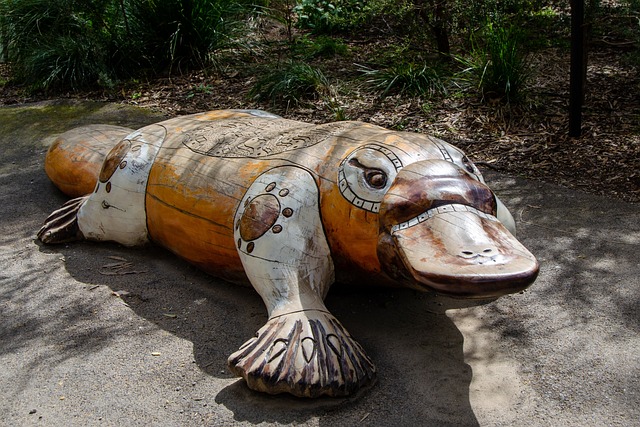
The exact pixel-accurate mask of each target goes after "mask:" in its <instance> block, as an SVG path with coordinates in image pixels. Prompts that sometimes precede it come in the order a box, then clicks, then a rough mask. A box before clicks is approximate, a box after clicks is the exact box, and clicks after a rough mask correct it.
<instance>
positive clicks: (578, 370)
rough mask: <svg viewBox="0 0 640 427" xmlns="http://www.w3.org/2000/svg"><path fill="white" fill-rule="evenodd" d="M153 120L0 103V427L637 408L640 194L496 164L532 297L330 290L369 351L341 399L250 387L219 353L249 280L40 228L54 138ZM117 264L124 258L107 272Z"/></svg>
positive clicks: (468, 421) (565, 415)
mask: <svg viewBox="0 0 640 427" xmlns="http://www.w3.org/2000/svg"><path fill="white" fill-rule="evenodd" d="M159 119H161V116H160V115H158V114H154V113H150V112H148V111H146V110H140V109H136V108H131V107H123V106H119V105H111V104H96V103H88V104H85V103H73V104H68V103H62V104H54V105H51V104H41V105H28V106H21V107H20V106H16V107H3V108H0V120H1V121H3V123H5V124H9V125H8V126H6V127H5V125H3V132H2V134H1V135H0V153H2V154H1V157H0V197H1V199H2V204H0V218H1V219H0V223H1V229H2V237H1V239H0V242H1V243H0V245H1V246H2V248H1V250H0V390H1V391H0V413H2V414H3V416H2V419H1V420H0V425H6V426H15V425H24V426H29V425H66V426H92V425H130V426H138V425H139V426H148V425H176V426H177V425H194V426H196V425H216V426H217V425H220V426H222V425H224V426H228V425H254V424H263V425H272V424H274V425H275V424H278V425H283V424H286V425H294V424H295V425H309V426H347V425H349V426H354V425H367V426H369V425H371V426H391V425H393V426H397V425H417V424H420V425H456V426H461V425H464V426H467V425H468V426H474V425H482V426H496V425H498V426H512V425H519V426H527V425H530V426H539V425H554V426H584V425H620V426H628V425H634V424H636V423H637V420H638V419H640V378H639V377H638V372H640V355H639V354H638V351H637V349H638V348H640V332H639V331H640V321H639V317H638V315H637V313H638V310H639V309H640V283H639V281H638V280H639V279H638V277H640V266H639V263H638V254H637V248H638V247H639V246H640V226H639V224H640V212H638V209H637V205H632V204H628V203H624V202H621V201H616V200H614V199H610V198H603V197H599V196H593V195H589V194H586V193H582V192H579V191H574V190H567V189H564V188H561V187H558V186H555V185H550V184H543V183H540V182H536V181H529V180H524V179H520V178H513V177H510V176H508V175H504V174H495V173H489V174H488V181H489V182H490V183H491V185H492V186H493V187H494V188H495V189H496V191H497V192H498V194H500V196H501V198H502V199H503V201H504V202H505V203H506V204H507V206H509V207H510V208H511V209H512V212H513V213H514V216H515V218H516V221H517V225H518V227H519V238H520V240H521V241H522V242H523V243H524V244H525V246H527V247H528V248H530V249H531V250H532V252H533V253H534V254H535V255H536V256H537V257H538V258H539V259H540V260H541V262H542V270H541V273H540V276H539V279H538V281H537V282H536V283H535V284H534V285H533V286H532V287H531V288H530V289H529V290H528V291H526V292H525V293H523V294H518V295H513V296H509V297H504V298H501V299H500V300H498V301H495V302H492V303H487V304H482V305H476V306H471V307H466V308H463V307H460V306H459V305H458V306H457V308H456V305H455V303H454V302H452V301H448V300H444V299H437V298H433V297H430V296H427V295H424V294H418V293H414V292H403V291H396V290H366V289H340V288H339V287H336V288H335V289H334V290H332V292H331V293H330V295H329V297H328V301H327V304H328V307H329V308H330V309H331V310H332V312H333V313H334V314H336V316H337V317H338V318H339V319H340V320H341V321H342V322H343V323H344V324H345V326H346V327H347V328H348V329H349V330H350V331H351V333H352V334H353V335H354V336H355V337H356V338H357V339H358V340H359V341H360V343H361V344H362V345H363V347H364V348H365V349H366V351H367V352H368V354H369V356H370V357H371V358H372V359H373V360H374V362H375V363H376V364H377V367H378V370H379V382H378V384H377V385H376V386H374V387H373V388H372V389H370V390H368V391H365V392H364V393H363V394H362V395H361V396H358V397H356V398H353V399H349V400H332V399H321V400H319V401H314V402H309V401H301V400H295V399H292V398H289V397H286V396H276V397H272V396H264V395H260V394H256V393H254V392H251V391H249V390H248V389H247V388H246V387H245V386H244V384H243V383H242V382H240V381H239V380H238V379H236V378H233V377H232V376H231V375H230V374H229V372H228V371H227V370H226V367H225V362H226V357H227V356H228V355H229V354H230V353H231V352H233V351H234V350H235V349H236V348H237V347H238V346H239V345H240V344H242V343H243V342H244V341H245V340H246V339H247V338H248V337H250V336H252V335H253V334H254V333H255V331H256V330H257V329H258V327H260V326H261V325H262V323H263V321H264V319H265V312H264V308H263V307H262V303H261V301H260V299H259V298H258V296H257V295H256V294H255V293H254V292H253V291H252V290H251V289H245V288H238V287H234V286H232V285H228V284H226V283H222V282H220V281H218V280H216V279H214V278H212V277H209V276H207V275H205V274H203V273H200V272H199V271H197V270H195V269H194V268H192V267H191V266H189V265H187V264H185V263H183V262H181V261H179V260H177V259H175V258H174V257H172V256H171V255H170V254H168V253H166V252H165V251H162V250H160V249H156V248H150V249H145V250H131V249H125V248H122V247H120V246H117V245H112V244H91V243H79V244H72V245H63V246H58V247H43V246H41V245H39V244H38V243H37V242H36V241H34V236H35V232H36V231H37V229H38V228H39V227H40V225H41V223H42V221H43V219H44V218H45V217H46V216H47V215H48V214H49V213H50V212H51V211H52V210H53V209H55V208H57V207H58V206H59V205H60V204H61V203H62V202H63V201H64V200H65V199H64V197H63V196H62V195H61V194H60V193H59V192H58V191H57V190H56V189H55V188H54V187H53V186H52V185H51V184H50V183H49V182H48V180H47V178H46V175H45V174H44V171H43V170H42V161H43V156H44V153H45V150H46V147H47V143H48V142H50V141H51V137H50V136H51V135H53V134H55V133H58V132H62V131H64V130H66V129H68V128H71V127H73V126H77V125H80V124H83V123H96V122H102V123H112V124H120V125H126V126H133V127H136V126H140V125H142V124H143V123H150V122H154V121H156V120H159ZM117 262H123V263H131V264H130V265H129V264H127V265H128V266H129V267H128V268H129V269H128V270H119V271H118V273H130V274H110V273H113V272H114V270H113V269H112V268H109V267H105V266H108V265H113V264H114V263H117Z"/></svg>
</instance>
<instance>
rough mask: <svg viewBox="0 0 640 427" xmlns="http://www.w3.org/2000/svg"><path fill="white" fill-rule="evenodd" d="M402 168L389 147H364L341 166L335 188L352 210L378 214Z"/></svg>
mask: <svg viewBox="0 0 640 427" xmlns="http://www.w3.org/2000/svg"><path fill="white" fill-rule="evenodd" d="M402 166H403V165H402V161H401V160H400V159H399V158H398V156H397V155H396V154H395V153H394V152H393V150H391V149H390V148H389V147H388V146H385V145H379V144H367V145H363V146H362V147H359V148H356V149H355V150H354V151H352V152H351V153H350V154H349V155H347V157H345V158H344V160H342V162H341V163H340V167H339V168H338V182H337V184H338V188H339V189H340V193H342V195H343V196H344V198H345V199H347V201H348V202H349V203H351V204H352V205H354V206H355V207H357V208H360V209H364V210H366V211H369V212H373V213H378V210H379V209H380V202H381V201H382V198H383V197H384V195H385V193H386V190H387V189H388V188H389V186H390V185H391V183H392V182H393V180H394V179H395V177H396V176H397V175H398V170H400V169H401V168H402Z"/></svg>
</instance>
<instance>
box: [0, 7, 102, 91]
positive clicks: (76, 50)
mask: <svg viewBox="0 0 640 427" xmlns="http://www.w3.org/2000/svg"><path fill="white" fill-rule="evenodd" d="M98 6H99V7H98ZM102 12H104V8H103V7H102V5H98V4H97V3H96V2H93V3H92V2H86V3H85V2H73V1H65V0H47V1H43V0H14V1H9V0H6V1H2V2H0V15H2V16H3V21H2V23H3V25H2V31H3V34H2V37H3V43H5V47H6V52H5V53H6V57H7V60H8V61H9V62H10V63H11V64H12V66H13V70H14V72H15V73H16V76H17V78H18V80H21V81H24V82H25V83H27V84H28V85H29V86H32V87H36V88H38V87H56V86H60V85H69V86H71V87H79V86H83V85H86V84H90V83H93V82H96V81H97V80H98V79H99V78H100V76H102V77H103V78H105V79H106V78H108V74H109V72H108V70H107V68H108V67H107V60H108V54H107V52H106V49H105V45H106V44H108V40H109V28H108V27H107V26H106V24H105V20H108V17H103V16H102Z"/></svg>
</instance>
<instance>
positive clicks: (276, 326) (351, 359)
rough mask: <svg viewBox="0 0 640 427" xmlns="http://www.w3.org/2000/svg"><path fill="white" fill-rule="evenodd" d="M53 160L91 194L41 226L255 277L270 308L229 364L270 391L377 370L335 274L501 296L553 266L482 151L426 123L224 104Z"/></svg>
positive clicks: (71, 147)
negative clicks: (500, 193) (492, 181)
mask: <svg viewBox="0 0 640 427" xmlns="http://www.w3.org/2000/svg"><path fill="white" fill-rule="evenodd" d="M45 169H46V171H47V174H48V175H49V177H50V178H51V179H52V181H53V182H54V183H55V184H56V185H57V186H58V187H59V188H60V189H61V190H62V191H63V192H65V193H66V194H67V195H69V196H71V197H76V198H75V199H73V200H71V201H69V202H68V203H67V204H65V205H64V206H63V207H62V208H60V209H59V210H57V211H55V212H53V213H52V214H51V216H50V217H49V218H48V219H47V220H46V222H45V224H44V226H43V227H42V229H41V230H40V231H39V233H38V237H39V238H40V240H41V241H42V242H44V243H47V244H49V243H62V242H69V241H74V240H81V239H87V240H94V241H115V242H119V243H121V244H123V245H127V246H137V245H144V244H146V243H148V242H153V243H155V244H158V245H160V246H163V247H165V248H167V249H169V250H170V251H172V252H174V253H175V254H177V255H178V256H179V257H181V258H184V259H185V260H187V261H189V262H190V263H192V264H194V265H196V266H198V267H199V268H201V269H203V270H205V271H207V272H208V273H211V274H213V275H215V276H218V277H221V278H224V279H226V280H229V281H233V282H240V283H251V285H253V287H254V288H255V289H256V291H257V292H258V293H259V294H260V296H261V297H262V299H263V300H264V303H265V305H266V307H267V310H268V315H269V317H268V321H267V323H266V324H265V325H264V326H263V327H262V328H261V329H260V330H259V331H258V332H257V334H256V336H255V337H254V338H251V339H250V340H249V341H247V342H246V343H245V344H244V345H242V346H241V347H240V349H239V350H238V351H237V352H235V353H234V354H232V355H231V356H230V357H229V360H228V365H229V368H230V369H231V371H232V372H233V373H235V374H236V375H238V376H241V377H243V378H244V379H245V380H246V382H247V384H248V386H249V387H250V388H252V389H255V390H259V391H264V392H267V393H283V392H286V393H291V394H293V395H296V396H307V397H317V396H321V395H329V396H345V395H349V394H352V393H354V392H355V391H357V390H358V389H359V388H361V387H364V386H367V385H369V384H371V383H372V382H373V381H374V380H375V367H374V365H373V363H372V362H371V360H370V359H369V358H368V357H367V356H366V354H365V352H364V351H363V349H362V347H361V346H360V345H359V344H358V343H357V342H356V341H355V340H354V339H353V338H352V337H351V336H350V335H349V333H348V332H347V331H346V330H345V328H344V327H343V326H342V325H341V324H340V322H338V320H337V319H336V318H335V317H334V316H333V315H331V313H330V312H329V311H328V310H327V308H326V307H325V305H324V303H323V300H324V297H325V295H326V293H327V291H328V289H329V287H330V286H331V285H332V284H333V283H334V282H338V283H341V284H342V283H358V284H362V285H374V284H381V285H391V286H403V287H410V288H414V289H419V290H427V291H434V292H436V293H439V294H444V295H449V296H453V297H459V298H494V297H498V296H501V295H504V294H508V293H513V292H518V291H521V290H522V289H524V288H526V287H527V286H529V285H530V284H531V283H532V282H533V281H534V280H535V278H536V276H537V273H538V268H539V267H538V262H537V261H536V259H535V257H534V256H533V255H532V254H531V253H530V252H529V251H528V250H527V249H526V248H525V247H524V246H523V245H522V244H521V243H519V242H518V240H516V238H515V237H514V233H515V231H514V222H513V218H512V217H511V215H510V214H509V211H508V210H507V209H506V208H505V207H504V205H503V204H502V203H501V202H500V200H499V199H498V198H497V197H496V196H495V194H494V193H493V192H492V191H491V190H490V189H489V188H488V187H487V186H486V185H485V183H484V180H483V178H482V176H481V174H480V172H479V171H478V169H477V168H476V166H475V165H474V164H473V163H472V162H470V161H469V160H468V159H467V157H466V156H465V155H464V154H463V153H462V152H461V151H460V150H458V149H456V148H455V147H453V146H451V145H449V144H447V143H446V142H444V141H441V140H439V139H436V138H432V137H429V136H425V135H421V134H416V133H407V132H396V131H390V130H386V129H383V128H381V127H378V126H374V125H370V124H366V123H361V122H352V121H345V122H337V123H328V124H321V125H313V124H308V123H302V122H298V121H292V120H286V119H283V118H281V117H278V116H275V115H273V114H269V113H266V112H263V111H256V110H223V111H211V112H207V113H201V114H195V115H190V116H183V117H177V118H173V119H170V120H166V121H164V122H160V123H157V124H152V125H150V126H146V127H143V128H142V129H139V130H135V131H134V130H131V129H126V128H121V127H115V126H100V125H96V126H87V127H83V128H78V129H74V130H71V131H69V132H67V133H64V134H62V135H61V136H59V137H58V138H57V139H56V141H55V142H54V143H53V144H52V146H51V148H50V150H49V152H48V154H47V157H46V161H45Z"/></svg>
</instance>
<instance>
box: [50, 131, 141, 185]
mask: <svg viewBox="0 0 640 427" xmlns="http://www.w3.org/2000/svg"><path fill="white" fill-rule="evenodd" d="M131 132H133V129H129V128H125V127H121V126H111V125H90V126H83V127H79V128H76V129H72V130H70V131H68V132H65V133H63V134H61V135H60V136H58V138H56V140H55V141H53V143H52V144H51V147H49V151H48V152H47V156H46V158H45V161H44V169H45V171H46V172H47V175H48V176H49V179H51V181H53V183H54V184H55V186H56V187H58V188H59V189H60V190H61V191H62V192H63V193H65V194H66V195H67V196H69V197H80V196H85V195H87V194H89V193H91V192H93V190H94V189H95V186H96V182H97V181H98V176H99V175H100V169H101V168H102V162H103V161H104V158H105V157H106V155H107V154H108V153H109V151H110V150H111V149H112V148H113V147H114V146H115V145H116V144H117V143H118V142H119V141H120V140H121V139H123V138H124V137H125V136H127V135H128V134H130V133H131Z"/></svg>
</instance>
